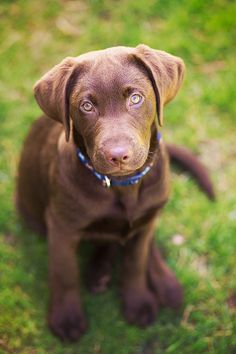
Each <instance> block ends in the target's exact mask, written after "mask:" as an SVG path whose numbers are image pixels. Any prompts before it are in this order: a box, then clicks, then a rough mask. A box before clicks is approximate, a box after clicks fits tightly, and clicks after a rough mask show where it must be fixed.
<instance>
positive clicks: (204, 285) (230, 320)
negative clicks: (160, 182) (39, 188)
mask: <svg viewBox="0 0 236 354" xmlns="http://www.w3.org/2000/svg"><path fill="white" fill-rule="evenodd" d="M235 18H236V3H235V2H233V1H226V0H205V1H198V0H179V1H170V0H165V1H164V0H163V1H161V0H159V1H157V0H140V1H138V0H135V1H134V0H126V1H125V0H121V1H114V0H113V1H112V0H103V1H102V0H101V1H98V0H91V1H82V0H81V1H62V0H61V1H56V0H49V1H46V0H42V1H32V0H31V1H29V0H18V1H10V0H8V1H7V0H5V1H4V0H2V1H1V3H0V43H1V46H0V152H1V153H0V353H24V354H25V353H28V354H32V353H33V354H44V353H50V354H51V353H55V354H60V353H64V354H72V353H79V354H80V353H81V354H90V353H94V354H100V353H101V354H111V353H114V354H148V353H149V354H150V353H152V354H154V353H156V354H157V353H158V354H159V353H176V354H182V353H186V354H191V353H194V354H197V353H219V354H223V353H227V354H228V353H232V354H233V353H236V317H235V313H236V310H235V308H236V304H235V303H234V305H233V304H232V305H231V306H229V305H228V303H229V298H230V297H232V295H233V294H235V293H236V256H235V254H236V237H235V235H236V193H235V190H236V188H235V187H236V182H235V181H236V164H235V156H236V147H235V136H236V125H235V122H236V118H235V117H236V99H235V97H236V85H235V77H236V66H235V57H236V46H235V38H236V22H235ZM141 42H143V43H146V44H148V45H150V46H152V47H154V48H158V49H163V50H166V51H169V52H171V53H173V54H175V55H178V56H181V57H182V58H183V59H184V61H185V62H186V66H187V76H186V80H185V83H184V86H183V88H182V91H181V93H180V94H179V95H178V97H177V98H176V100H175V102H173V103H171V104H170V105H169V106H168V107H167V108H166V111H165V127H164V128H163V129H162V134H163V136H164V139H165V140H166V141H169V142H175V143H179V144H184V145H186V146H188V147H190V148H191V149H192V150H193V151H195V152H196V153H198V154H199V156H200V158H201V159H202V161H204V162H205V163H206V165H207V166H208V167H209V170H210V172H211V175H212V178H213V180H214V183H215V186H216V190H217V194H218V199H217V202H216V203H211V202H209V201H208V200H207V199H206V197H205V196H204V195H203V194H202V193H201V192H200V191H199V189H198V188H197V187H196V185H195V183H194V182H193V181H192V180H191V178H189V177H187V176H186V175H184V174H182V173H179V172H178V173H177V172H173V175H172V187H173V188H172V197H171V200H170V202H169V204H168V205H167V207H166V209H165V212H164V213H163V215H162V218H161V219H160V223H159V227H158V229H157V239H158V240H159V244H160V245H161V248H162V249H163V251H164V254H165V255H166V258H167V261H168V263H169V264H170V266H171V267H172V268H173V269H174V270H175V272H176V273H177V275H178V277H179V279H180V281H181V282H182V284H183V287H184V290H185V303H184V307H183V311H182V312H178V313H173V312H171V311H168V310H162V311H161V312H160V314H159V318H158V320H157V322H156V324H155V325H153V326H152V327H150V328H148V329H146V330H140V329H137V328H135V327H132V326H128V325H127V324H126V323H125V322H124V320H123V317H122V315H121V314H120V310H119V298H118V292H117V284H116V282H115V281H114V283H113V286H112V287H111V289H110V290H109V291H107V292H106V293H105V294H103V295H99V296H92V295H90V294H88V292H87V291H86V289H85V288H84V287H83V289H82V299H83V303H84V308H85V311H86V313H87V317H88V319H89V322H90V328H89V331H88V332H87V334H86V335H84V336H83V338H81V341H80V342H79V343H76V344H73V345H72V344H67V345H66V344H64V345H62V344H61V343H60V342H59V341H58V340H57V339H55V338H54V337H53V336H52V335H51V334H50V332H49V330H48V329H47V326H46V321H45V314H46V303H47V298H48V288H47V245H46V243H45V241H44V240H42V239H40V238H38V237H37V236H36V235H34V234H32V233H30V232H29V231H27V230H26V229H24V228H23V227H22V226H21V223H20V221H19V220H18V218H17V216H16V214H15V211H14V205H13V195H14V180H15V175H16V171H17V161H18V158H19V154H20V149H21V146H22V142H23V139H24V137H25V135H26V133H27V131H28V129H29V127H30V124H31V123H32V121H33V120H34V119H35V118H36V117H37V116H38V115H39V114H40V110H39V108H38V107H37V105H36V103H35V101H34V99H33V95H32V86H33V84H34V82H35V81H36V80H37V79H38V78H39V77H40V76H41V75H42V74H43V73H44V72H45V71H46V70H47V69H49V68H51V67H52V66H53V65H55V64H56V63H58V62H59V61H60V60H61V59H62V58H64V57H65V56H76V55H78V54H80V53H83V52H87V51H89V50H92V49H101V48H105V47H108V46H114V45H129V46H135V45H137V44H138V43H141ZM176 234H180V235H182V236H183V241H184V242H183V243H182V245H179V246H178V245H175V244H174V243H173V240H174V239H173V236H174V235H176ZM231 303H232V301H231Z"/></svg>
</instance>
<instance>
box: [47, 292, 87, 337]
mask: <svg viewBox="0 0 236 354" xmlns="http://www.w3.org/2000/svg"><path fill="white" fill-rule="evenodd" d="M48 324H49V327H50V329H51V331H52V332H53V334H54V335H56V336H57V337H59V338H60V339H61V340H62V341H70V342H73V341H76V340H78V339H79V338H80V336H81V335H82V334H83V333H84V332H85V330H86V328H87V322H86V319H85V317H84V314H83V312H82V311H81V309H80V305H79V303H78V302H77V301H73V300H71V299H70V300H69V299H64V301H62V302H61V303H58V304H52V306H51V309H50V311H49V315H48Z"/></svg>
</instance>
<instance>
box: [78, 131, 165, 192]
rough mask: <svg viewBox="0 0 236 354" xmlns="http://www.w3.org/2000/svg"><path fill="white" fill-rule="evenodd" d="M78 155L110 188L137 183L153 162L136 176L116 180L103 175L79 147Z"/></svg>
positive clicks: (158, 135)
mask: <svg viewBox="0 0 236 354" xmlns="http://www.w3.org/2000/svg"><path fill="white" fill-rule="evenodd" d="M160 140H161V133H160V132H158V133H157V141H158V142H160ZM76 153H77V156H78V158H79V160H80V162H81V163H82V164H83V165H85V166H86V167H87V168H88V169H89V170H90V171H92V173H93V174H94V176H96V177H97V178H98V179H99V180H100V181H102V184H103V186H104V187H106V188H110V187H113V186H130V185H133V184H137V183H138V182H139V181H140V179H141V178H142V177H143V176H145V175H146V174H147V173H148V172H149V171H150V170H151V168H152V166H153V162H151V163H150V164H149V165H148V166H146V167H145V168H144V169H143V171H141V172H138V173H137V174H136V175H135V176H131V177H127V178H126V179H122V180H116V179H113V178H112V179H111V178H109V177H108V176H107V175H103V174H101V173H99V172H97V171H96V170H95V168H94V167H93V166H91V164H90V163H89V160H88V159H86V157H85V156H84V155H83V154H82V152H81V151H80V149H79V148H77V150H76Z"/></svg>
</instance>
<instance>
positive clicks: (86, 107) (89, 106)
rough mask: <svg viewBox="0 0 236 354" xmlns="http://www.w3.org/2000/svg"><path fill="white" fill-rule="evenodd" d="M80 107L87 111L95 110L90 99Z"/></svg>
mask: <svg viewBox="0 0 236 354" xmlns="http://www.w3.org/2000/svg"><path fill="white" fill-rule="evenodd" d="M80 107H81V108H82V109H83V110H84V111H86V112H91V111H92V110H93V105H92V103H90V102H89V101H86V102H84V103H83V104H82V105H81V106H80Z"/></svg>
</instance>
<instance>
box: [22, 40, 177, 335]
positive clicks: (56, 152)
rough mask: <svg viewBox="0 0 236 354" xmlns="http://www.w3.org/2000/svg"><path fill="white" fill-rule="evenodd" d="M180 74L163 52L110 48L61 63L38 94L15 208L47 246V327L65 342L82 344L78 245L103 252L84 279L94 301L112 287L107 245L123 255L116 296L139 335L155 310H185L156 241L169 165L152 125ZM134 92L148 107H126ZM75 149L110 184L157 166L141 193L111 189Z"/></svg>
mask: <svg viewBox="0 0 236 354" xmlns="http://www.w3.org/2000/svg"><path fill="white" fill-rule="evenodd" d="M183 73H184V64H183V62H182V60H181V59H179V58H177V57H174V56H171V55H169V54H167V53H165V52H161V51H156V50H153V49H151V48H149V47H147V46H144V45H140V46H138V47H137V48H126V47H116V48H110V49H107V50H104V51H98V52H92V53H88V54H84V55H81V56H79V57H77V58H66V59H65V60H64V61H63V62H62V63H61V64H59V65H57V66H56V67H54V68H53V69H52V70H50V71H49V72H48V73H47V74H46V75H44V76H43V77H42V79H41V80H39V81H38V83H37V84H36V86H35V97H36V100H37V102H38V103H39V105H40V107H41V108H42V110H43V111H44V113H45V114H46V115H47V116H44V117H42V118H40V119H39V120H37V121H36V122H35V123H34V124H33V127H32V129H31V131H30V133H29V135H28V137H27V139H26V141H25V144H24V148H23V152H22V156H21V161H20V166H19V177H18V183H17V207H18V210H19V212H20V213H21V215H22V216H23V217H24V218H25V219H26V221H27V222H28V223H29V224H30V225H31V226H32V227H33V228H34V229H35V230H36V231H38V232H41V233H45V234H47V236H48V245H49V280H50V305H49V315H48V322H49V326H50V328H51V330H52V331H53V333H54V334H55V335H57V336H59V337H60V338H61V339H62V340H76V339H78V338H79V337H80V335H81V334H82V333H83V332H84V331H85V329H86V326H87V324H86V320H85V316H84V313H83V311H82V307H81V302H80V296H79V270H78V265H77V257H76V249H77V248H78V246H79V243H80V241H81V240H83V239H84V240H100V241H103V243H104V246H103V245H101V246H99V248H98V249H97V251H96V252H95V255H94V257H93V260H92V263H91V267H90V271H89V274H90V276H89V281H88V283H89V287H90V289H91V290H92V291H93V292H99V291H103V290H104V289H105V288H106V286H107V284H108V282H109V280H110V272H111V263H112V260H113V258H114V254H115V250H114V246H113V243H110V242H109V243H107V242H108V241H116V242H117V243H118V244H120V245H122V248H123V254H124V256H123V268H122V273H121V275H122V279H121V296H122V304H123V312H124V316H125V318H126V319H127V320H128V321H129V322H130V323H134V324H136V325H139V326H142V327H144V326H146V325H148V324H150V323H152V322H153V321H154V320H155V318H156V314H157V310H158V306H159V305H165V306H170V307H173V308H176V307H179V306H180V305H181V302H182V290H181V287H180V285H179V283H178V282H177V280H176V278H175V276H174V275H173V273H172V272H171V271H170V270H169V268H168V267H167V265H166V264H165V263H164V261H163V260H162V258H161V256H160V254H159V252H158V251H157V249H156V246H155V245H154V243H153V231H154V221H155V218H156V216H157V214H158V212H159V210H160V209H161V208H162V207H163V205H164V204H165V203H166V201H167V200H168V196H169V161H168V155H167V152H166V148H165V146H164V144H163V142H160V143H157V140H156V133H157V128H158V125H157V118H158V121H159V124H162V121H163V106H164V104H165V103H167V102H168V101H170V100H171V99H172V98H173V97H174V96H175V94H176V93H177V91H178V89H179V87H180V85H181V82H182V78H183ZM135 92H138V93H140V94H141V96H143V97H144V101H143V102H142V104H140V105H138V106H133V105H132V104H131V103H130V102H131V101H130V96H131V95H132V94H133V93H135ZM84 100H86V101H89V102H91V103H92V107H93V109H92V111H91V112H87V111H86V112H85V111H84V106H83V102H84ZM48 117H50V118H52V119H53V120H51V119H49V118H48ZM61 123H62V124H61ZM76 147H79V148H80V149H81V151H82V152H83V153H84V154H85V155H86V156H87V158H88V159H90V161H91V164H92V165H93V166H94V167H95V168H96V169H97V170H98V171H99V172H101V173H104V174H107V175H109V176H113V177H114V176H116V178H126V177H125V176H126V175H129V174H132V173H136V172H137V171H139V170H142V169H143V168H144V166H146V165H147V164H148V163H150V162H151V161H152V162H153V163H154V165H153V167H152V169H151V171H150V172H149V173H148V174H147V175H146V176H145V177H144V178H143V179H142V180H141V181H140V182H139V183H138V184H136V185H132V186H127V187H112V188H110V189H107V188H104V187H103V185H102V184H101V181H99V180H98V179H97V178H96V177H95V176H94V175H93V173H92V172H91V171H90V170H89V169H88V168H86V167H85V166H84V165H82V164H81V163H80V161H79V160H78V158H77V156H76Z"/></svg>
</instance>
